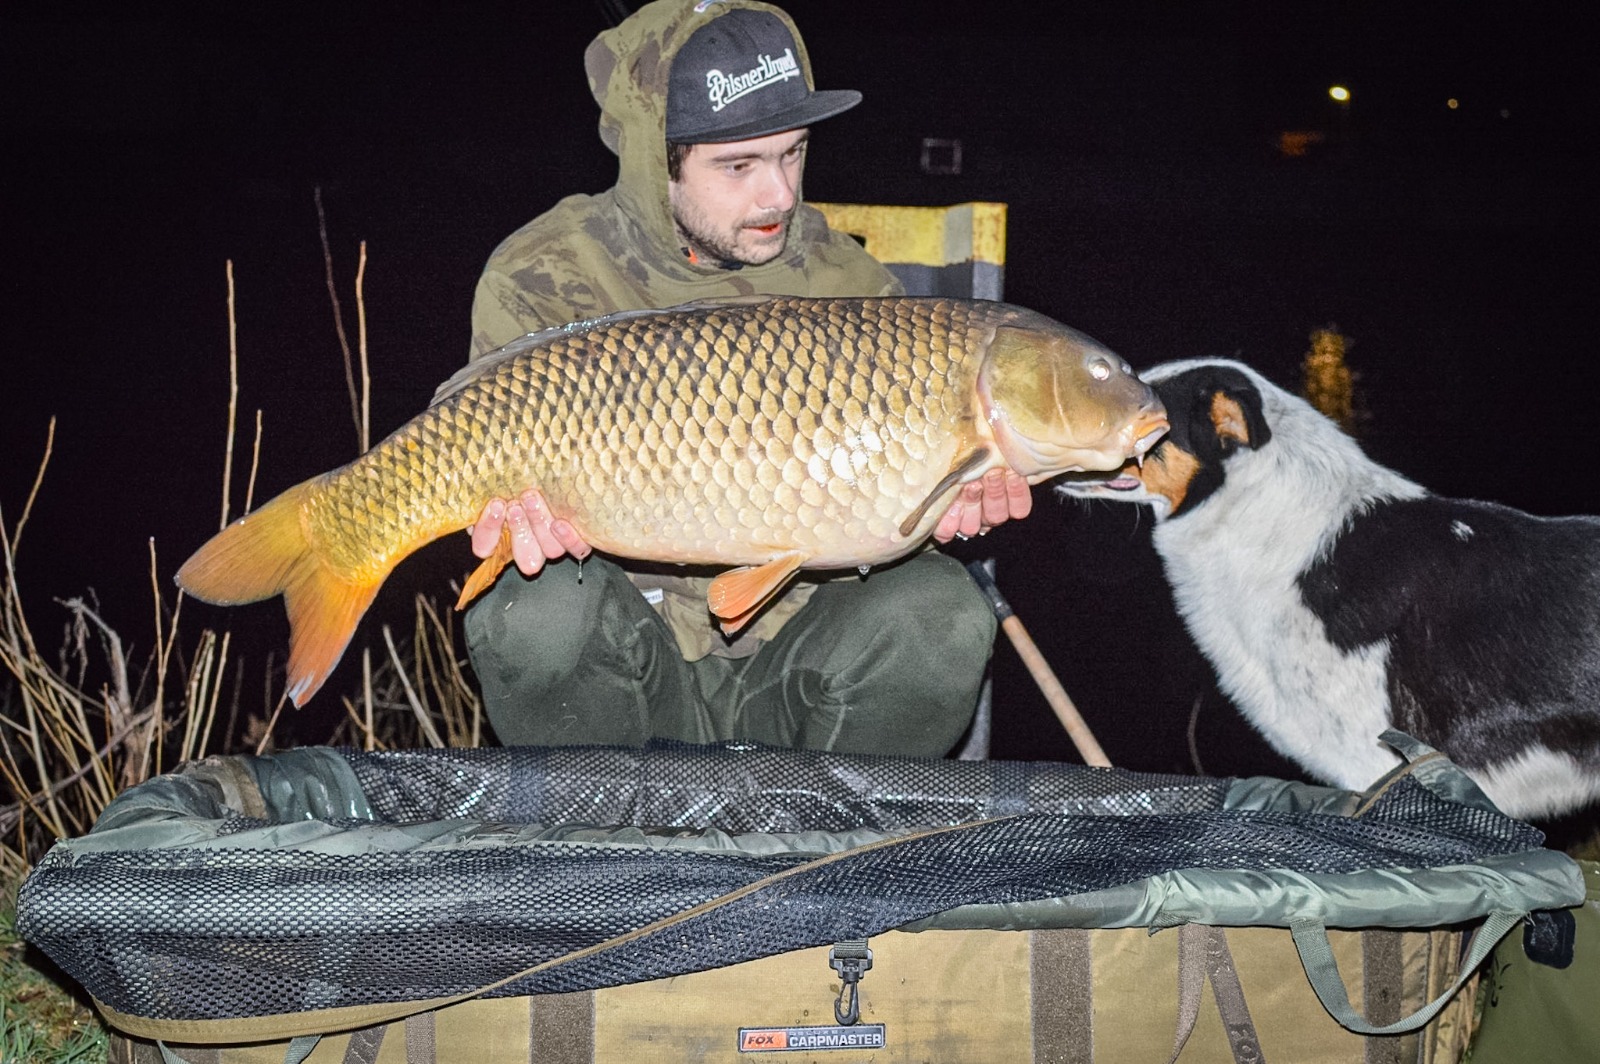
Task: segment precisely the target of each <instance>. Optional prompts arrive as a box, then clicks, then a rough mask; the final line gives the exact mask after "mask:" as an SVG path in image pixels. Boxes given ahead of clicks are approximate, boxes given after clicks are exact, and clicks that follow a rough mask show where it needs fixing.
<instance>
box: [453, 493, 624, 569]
mask: <svg viewBox="0 0 1600 1064" xmlns="http://www.w3.org/2000/svg"><path fill="white" fill-rule="evenodd" d="M502 528H509V529H510V530H511V557H512V560H513V561H515V562H516V563H517V569H518V570H519V571H520V572H521V573H522V575H523V576H532V575H534V574H535V573H537V572H538V571H539V570H540V569H543V568H544V563H545V562H547V561H555V560H556V559H557V558H560V557H562V556H563V555H566V554H570V555H572V556H573V557H574V558H576V559H578V560H579V561H582V560H583V559H584V558H587V557H588V556H589V553H590V552H591V551H592V550H593V549H594V548H593V547H591V546H589V544H588V543H585V542H584V540H583V537H582V536H579V535H578V531H577V529H575V528H573V527H572V525H571V523H569V522H567V521H565V520H552V519H551V517H550V507H549V506H548V505H546V504H545V501H544V495H543V493H541V492H539V491H538V490H536V489H534V488H529V489H528V490H527V491H525V492H523V493H522V494H521V495H520V496H518V497H517V498H515V499H512V500H510V501H509V502H508V501H507V500H505V499H490V500H489V503H488V505H487V506H485V507H484V508H483V513H481V514H479V515H478V520H477V521H476V522H475V523H474V524H473V526H472V528H471V529H469V531H470V533H471V535H472V553H473V554H475V555H477V556H478V557H480V558H487V557H489V555H491V554H493V553H494V549H495V545H496V544H497V543H499V542H500V532H501V529H502Z"/></svg>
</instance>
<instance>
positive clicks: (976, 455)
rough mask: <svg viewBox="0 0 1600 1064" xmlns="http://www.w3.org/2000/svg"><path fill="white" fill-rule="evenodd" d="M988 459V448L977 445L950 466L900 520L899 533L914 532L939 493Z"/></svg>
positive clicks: (907, 533)
mask: <svg viewBox="0 0 1600 1064" xmlns="http://www.w3.org/2000/svg"><path fill="white" fill-rule="evenodd" d="M988 460H989V448H987V447H979V448H978V449H977V450H976V451H973V452H972V453H971V454H969V455H967V456H966V457H965V458H963V459H961V461H959V462H957V463H956V464H955V465H954V466H952V467H951V468H950V472H948V473H946V474H945V475H944V479H943V480H941V481H939V483H937V484H935V485H934V486H933V490H932V491H930V492H929V493H928V497H927V498H926V499H923V500H922V503H921V504H920V505H919V506H918V507H917V508H916V509H915V510H912V511H911V516H910V517H908V518H906V519H905V520H904V521H901V522H900V534H901V535H902V536H909V535H911V533H913V532H915V531H916V530H917V525H919V524H921V523H922V519H923V517H925V516H927V513H928V507H930V506H932V505H933V504H934V503H936V502H938V501H939V497H940V496H941V495H943V494H944V493H945V492H947V491H949V490H950V489H951V488H953V487H955V486H956V485H957V484H959V483H961V481H962V480H963V479H964V478H965V477H966V475H967V474H968V473H970V472H972V471H973V470H974V469H976V468H978V467H979V466H980V465H982V464H983V463H985V462H987V461H988Z"/></svg>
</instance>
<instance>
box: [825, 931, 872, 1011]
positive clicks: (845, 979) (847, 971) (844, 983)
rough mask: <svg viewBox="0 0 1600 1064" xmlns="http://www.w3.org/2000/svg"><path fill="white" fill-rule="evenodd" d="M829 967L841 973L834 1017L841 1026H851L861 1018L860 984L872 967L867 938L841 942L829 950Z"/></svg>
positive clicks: (834, 1006) (834, 1004) (834, 1005)
mask: <svg viewBox="0 0 1600 1064" xmlns="http://www.w3.org/2000/svg"><path fill="white" fill-rule="evenodd" d="M828 967H830V968H832V969H833V970H834V971H836V972H838V973H839V999H838V1000H837V1001H835V1002H834V1003H833V1018H834V1019H836V1020H838V1021H839V1025H840V1026H841V1027H849V1026H850V1025H851V1024H853V1023H855V1022H856V1021H857V1020H859V1019H861V999H860V996H859V984H860V982H861V977H862V976H863V975H865V974H866V973H867V971H868V969H870V968H871V967H872V950H870V949H868V948H867V940H866V939H864V938H858V939H854V940H852V941H850V942H841V943H839V944H838V945H837V946H834V947H833V948H832V949H830V950H828ZM846 997H848V998H849V1004H848V1005H846V1004H845V999H846Z"/></svg>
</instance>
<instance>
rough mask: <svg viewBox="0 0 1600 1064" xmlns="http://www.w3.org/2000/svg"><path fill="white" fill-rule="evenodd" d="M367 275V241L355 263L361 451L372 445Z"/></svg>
mask: <svg viewBox="0 0 1600 1064" xmlns="http://www.w3.org/2000/svg"><path fill="white" fill-rule="evenodd" d="M366 275H367V242H366V241H365V240H363V241H362V242H361V258H360V261H359V262H357V263H356V335H357V337H358V341H357V344H358V346H359V349H360V352H361V453H362V454H366V453H367V450H368V448H370V447H371V446H372V433H371V430H370V429H369V425H370V424H371V421H372V373H371V371H370V370H369V369H368V367H367V298H366V295H365V294H364V291H363V280H364V278H365V277H366Z"/></svg>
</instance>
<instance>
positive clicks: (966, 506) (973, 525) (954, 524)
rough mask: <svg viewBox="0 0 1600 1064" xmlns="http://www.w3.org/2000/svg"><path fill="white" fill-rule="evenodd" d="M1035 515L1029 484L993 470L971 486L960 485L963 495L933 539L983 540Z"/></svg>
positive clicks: (1009, 474)
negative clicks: (1002, 527) (1005, 525)
mask: <svg viewBox="0 0 1600 1064" xmlns="http://www.w3.org/2000/svg"><path fill="white" fill-rule="evenodd" d="M1032 512H1033V491H1032V489H1030V488H1029V487H1028V482H1027V480H1026V479H1024V478H1023V477H1022V476H1021V475H1019V474H1017V473H1013V472H1012V471H1011V470H1009V469H991V470H989V471H988V472H987V473H985V474H984V475H983V476H981V477H979V478H978V479H977V480H974V481H972V482H971V483H970V484H963V485H961V494H959V495H957V496H956V501H955V502H953V503H951V504H950V509H948V510H946V511H945V512H944V516H943V517H941V518H940V519H939V524H938V526H937V527H936V528H935V529H934V530H933V538H934V539H936V540H938V541H939V542H940V543H949V542H950V541H951V540H952V539H955V538H956V537H958V536H959V537H960V538H961V539H968V538H970V537H972V536H981V535H984V534H985V533H987V532H988V531H989V529H991V528H993V527H995V526H996V525H998V524H1003V523H1004V522H1006V521H1009V520H1011V519H1012V518H1014V517H1015V518H1022V517H1027V516H1028V514H1030V513H1032Z"/></svg>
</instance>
